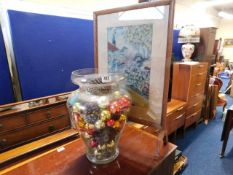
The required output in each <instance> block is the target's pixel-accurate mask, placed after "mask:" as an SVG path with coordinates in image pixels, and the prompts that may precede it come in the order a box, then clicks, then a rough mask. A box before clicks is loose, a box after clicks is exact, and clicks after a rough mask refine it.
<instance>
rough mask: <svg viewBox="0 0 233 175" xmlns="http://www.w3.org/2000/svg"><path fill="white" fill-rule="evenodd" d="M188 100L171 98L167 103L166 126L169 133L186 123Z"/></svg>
mask: <svg viewBox="0 0 233 175" xmlns="http://www.w3.org/2000/svg"><path fill="white" fill-rule="evenodd" d="M185 110H186V102H184V101H180V100H176V99H171V101H170V102H169V103H168V104H167V116H166V128H167V134H168V135H170V134H171V133H173V132H175V131H176V130H177V129H179V128H180V127H182V126H184V123H185Z"/></svg>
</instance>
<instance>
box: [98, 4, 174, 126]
mask: <svg viewBox="0 0 233 175" xmlns="http://www.w3.org/2000/svg"><path fill="white" fill-rule="evenodd" d="M174 4H175V2H174V0H158V1H155V2H145V3H140V4H135V5H131V6H126V7H120V8H114V9H108V10H102V11H97V12H94V42H95V47H94V48H95V50H94V54H95V67H96V68H98V69H99V72H100V73H105V72H109V65H108V64H109V58H110V59H111V58H112V57H111V56H109V54H110V53H113V52H115V51H116V48H115V47H112V45H110V47H109V36H111V37H112V36H113V34H111V32H112V31H113V30H114V32H115V31H117V30H120V31H121V32H122V31H123V33H121V35H120V34H119V35H118V36H119V37H120V36H122V35H123V36H124V37H125V36H126V34H125V33H127V32H125V31H132V30H133V31H134V30H135V31H136V30H137V31H140V30H141V31H144V30H146V31H147V32H148V30H147V29H148V26H149V28H150V29H149V31H151V30H152V32H153V33H152V35H151V34H150V36H152V38H151V43H152V44H151V47H150V46H148V47H149V48H151V50H150V54H149V55H150V56H148V57H149V59H150V67H149V70H150V74H149V76H150V78H149V80H147V82H149V90H148V96H146V99H148V104H146V103H141V104H138V103H140V102H138V101H140V100H141V99H142V98H141V97H138V96H137V94H138V92H137V93H133V104H134V105H133V106H132V110H131V113H130V115H129V119H130V120H132V121H135V122H139V123H142V124H146V125H149V126H154V127H156V128H165V123H166V122H165V116H166V110H167V99H168V88H169V77H170V64H171V55H172V38H173V37H172V34H173V18H174ZM161 8H162V9H164V11H162V18H160V17H158V16H157V17H158V18H157V17H156V18H155V19H152V17H151V19H146V20H142V19H137V20H133V19H130V18H128V19H127V18H125V21H124V20H123V19H121V20H120V18H121V17H122V16H123V14H127V13H128V14H130V13H134V14H141V13H144V12H146V11H149V10H151V9H154V10H156V11H160V10H161ZM159 9H160V10H159ZM125 16H127V15H125ZM128 16H130V15H128ZM138 16H139V18H140V15H138ZM147 16H148V15H147ZM114 17H115V18H114ZM116 17H118V18H117V20H116ZM131 17H132V16H131ZM145 21H146V22H145ZM143 25H144V26H143ZM150 25H152V27H151V26H150ZM145 26H146V28H147V29H143V27H145ZM129 28H133V29H132V30H131V29H129ZM151 28H152V29H151ZM156 31H158V32H156ZM124 32H125V33H124ZM112 33H113V32H112ZM148 33H150V32H148ZM148 33H147V34H148ZM139 34H140V33H139ZM116 35H117V34H116ZM134 36H136V34H134ZM144 36H145V37H146V35H144ZM144 36H143V37H144ZM114 38H115V33H114ZM146 41H147V40H146ZM110 43H111V44H112V43H114V40H112V42H110ZM123 43H124V42H123ZM123 45H124V44H123ZM129 47H131V46H129ZM117 49H118V50H119V48H117ZM131 50H132V49H131ZM146 53H148V52H146ZM114 54H115V53H114ZM135 57H136V56H135V55H134V56H133V58H132V59H134V58H135ZM110 63H112V62H111V61H110ZM131 63H132V62H131ZM143 64H144V63H143ZM124 65H127V64H125V63H124ZM128 65H130V63H129V64H128ZM110 68H111V66H110ZM144 68H145V67H144ZM124 70H126V68H125V69H124ZM127 78H128V77H127ZM127 80H128V79H127ZM138 82H140V80H139V81H138ZM146 92H147V91H146ZM131 94H132V92H131ZM135 94H136V97H135ZM140 96H142V94H140ZM143 97H145V96H143ZM140 105H141V106H140ZM143 105H145V107H144V106H143ZM148 116H149V117H148Z"/></svg>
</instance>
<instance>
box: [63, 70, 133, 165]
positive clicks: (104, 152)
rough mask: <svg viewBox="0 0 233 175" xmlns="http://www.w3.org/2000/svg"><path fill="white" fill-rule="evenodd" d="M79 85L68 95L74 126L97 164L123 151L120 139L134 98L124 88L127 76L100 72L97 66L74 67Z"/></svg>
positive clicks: (74, 74)
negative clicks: (120, 147)
mask: <svg viewBox="0 0 233 175" xmlns="http://www.w3.org/2000/svg"><path fill="white" fill-rule="evenodd" d="M71 79H72V82H73V83H74V84H76V85H79V89H78V90H76V91H74V92H73V93H72V94H71V96H70V97H69V99H68V102H67V105H68V108H69V111H70V116H71V121H72V126H73V128H75V129H77V130H78V131H79V133H80V136H81V137H82V139H83V141H84V143H85V145H86V156H87V158H88V160H90V161H91V162H93V163H96V164H105V163H109V162H111V161H113V160H114V159H115V158H116V157H117V156H118V154H119V150H118V147H117V145H118V141H119V137H120V135H121V132H122V130H123V128H124V125H125V123H126V116H127V113H128V112H129V109H130V105H131V100H130V97H129V94H128V93H127V92H126V91H125V90H124V88H123V86H122V84H123V79H124V78H123V76H122V75H120V74H116V73H112V74H111V73H108V74H98V73H97V69H81V70H77V71H73V72H72V75H71Z"/></svg>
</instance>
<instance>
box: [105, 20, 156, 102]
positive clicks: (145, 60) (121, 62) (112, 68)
mask: <svg viewBox="0 0 233 175" xmlns="http://www.w3.org/2000/svg"><path fill="white" fill-rule="evenodd" d="M107 34H108V51H107V53H108V70H109V72H123V73H124V76H125V77H126V79H127V83H128V85H129V86H130V88H131V90H133V91H135V92H136V93H137V94H139V95H141V96H142V97H144V98H145V99H148V98H149V86H150V70H151V49H152V34H153V24H142V25H130V26H120V27H109V28H107Z"/></svg>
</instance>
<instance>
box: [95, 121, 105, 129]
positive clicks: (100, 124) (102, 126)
mask: <svg viewBox="0 0 233 175" xmlns="http://www.w3.org/2000/svg"><path fill="white" fill-rule="evenodd" d="M104 127H105V123H104V122H103V121H102V120H98V121H97V122H96V123H95V128H96V129H102V128H104Z"/></svg>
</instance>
